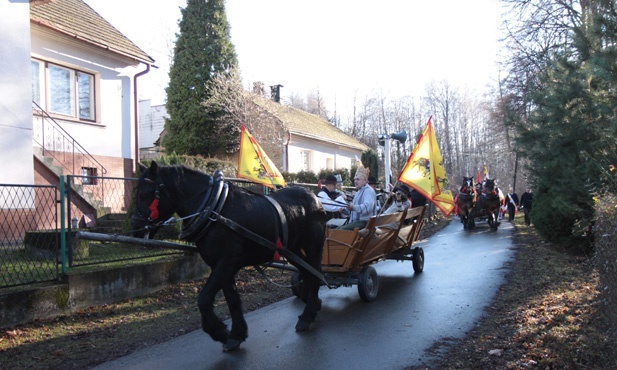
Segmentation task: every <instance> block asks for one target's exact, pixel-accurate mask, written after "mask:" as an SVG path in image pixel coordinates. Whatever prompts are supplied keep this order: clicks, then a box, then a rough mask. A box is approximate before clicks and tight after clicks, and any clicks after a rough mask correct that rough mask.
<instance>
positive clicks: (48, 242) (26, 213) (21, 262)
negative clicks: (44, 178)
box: [0, 184, 60, 287]
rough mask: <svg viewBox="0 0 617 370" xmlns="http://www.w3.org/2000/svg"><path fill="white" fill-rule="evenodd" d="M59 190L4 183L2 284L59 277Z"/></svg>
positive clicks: (0, 196) (0, 198)
mask: <svg viewBox="0 0 617 370" xmlns="http://www.w3.org/2000/svg"><path fill="white" fill-rule="evenodd" d="M58 202H59V192H58V189H57V188H56V187H55V186H32V185H2V184H0V287H13V286H19V285H25V284H32V283H40V282H48V281H54V280H58V279H59V265H58V262H59V261H58V248H59V246H60V233H59V232H58V208H59V204H58Z"/></svg>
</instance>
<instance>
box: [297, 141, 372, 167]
mask: <svg viewBox="0 0 617 370" xmlns="http://www.w3.org/2000/svg"><path fill="white" fill-rule="evenodd" d="M288 150H289V152H288V158H289V170H288V172H292V173H295V172H299V171H301V170H302V157H301V155H300V153H301V152H302V151H303V150H309V151H310V152H311V161H310V168H309V171H312V172H314V173H315V174H317V173H318V172H319V171H320V170H322V169H326V164H327V159H328V158H332V159H333V164H334V168H333V170H337V169H341V168H347V169H350V168H351V164H352V160H355V158H356V156H357V157H358V158H360V157H361V156H362V151H360V150H356V149H352V148H349V147H344V146H340V145H335V144H329V143H324V142H316V141H313V140H310V139H306V138H303V137H301V136H297V135H292V139H291V142H290V143H289V149H288Z"/></svg>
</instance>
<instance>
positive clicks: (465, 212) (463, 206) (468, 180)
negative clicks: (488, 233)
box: [456, 177, 476, 230]
mask: <svg viewBox="0 0 617 370" xmlns="http://www.w3.org/2000/svg"><path fill="white" fill-rule="evenodd" d="M475 201H476V197H475V191H474V186H473V178H472V177H463V183H462V184H461V187H460V189H459V192H458V194H457V196H456V206H457V208H458V216H459V217H460V219H461V222H462V223H463V228H464V229H465V230H471V229H473V228H474V227H475V222H474V219H473V212H474V204H475Z"/></svg>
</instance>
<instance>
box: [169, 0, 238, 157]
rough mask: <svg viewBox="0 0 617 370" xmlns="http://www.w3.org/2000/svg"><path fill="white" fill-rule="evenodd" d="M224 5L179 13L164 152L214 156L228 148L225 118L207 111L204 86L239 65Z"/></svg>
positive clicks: (196, 1)
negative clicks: (178, 30)
mask: <svg viewBox="0 0 617 370" xmlns="http://www.w3.org/2000/svg"><path fill="white" fill-rule="evenodd" d="M229 31H230V27H229V23H228V22H227V16H226V14H225V2H224V0H188V2H187V6H186V8H184V9H182V20H181V21H180V33H179V34H178V39H177V41H176V45H175V48H174V59H173V64H172V66H171V68H170V71H169V86H168V87H167V105H166V108H167V112H168V114H169V119H167V120H166V122H165V129H166V135H165V137H164V139H163V145H164V146H165V148H166V150H167V152H169V153H171V152H175V153H178V154H189V155H196V154H201V155H203V156H208V157H209V156H214V155H216V154H217V153H220V152H223V151H224V150H225V146H226V145H227V142H226V141H227V139H228V135H226V134H225V132H224V131H225V129H226V128H227V127H226V125H225V124H224V122H223V121H224V117H225V114H226V113H225V112H224V111H223V110H221V109H212V108H211V107H210V108H206V107H205V106H204V105H203V104H202V103H203V102H204V101H205V100H207V98H208V88H207V86H208V83H209V81H211V80H212V79H213V78H214V77H215V76H216V74H217V73H227V72H228V71H229V70H230V68H232V67H234V66H236V65H237V64H238V62H237V58H236V53H235V48H234V45H233V44H232V43H231V37H230V33H229Z"/></svg>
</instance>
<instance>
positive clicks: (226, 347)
mask: <svg viewBox="0 0 617 370" xmlns="http://www.w3.org/2000/svg"><path fill="white" fill-rule="evenodd" d="M241 343H242V341H241V340H238V339H234V338H229V339H227V343H225V344H223V352H229V351H234V350H236V349H238V348H240V344H241Z"/></svg>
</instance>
